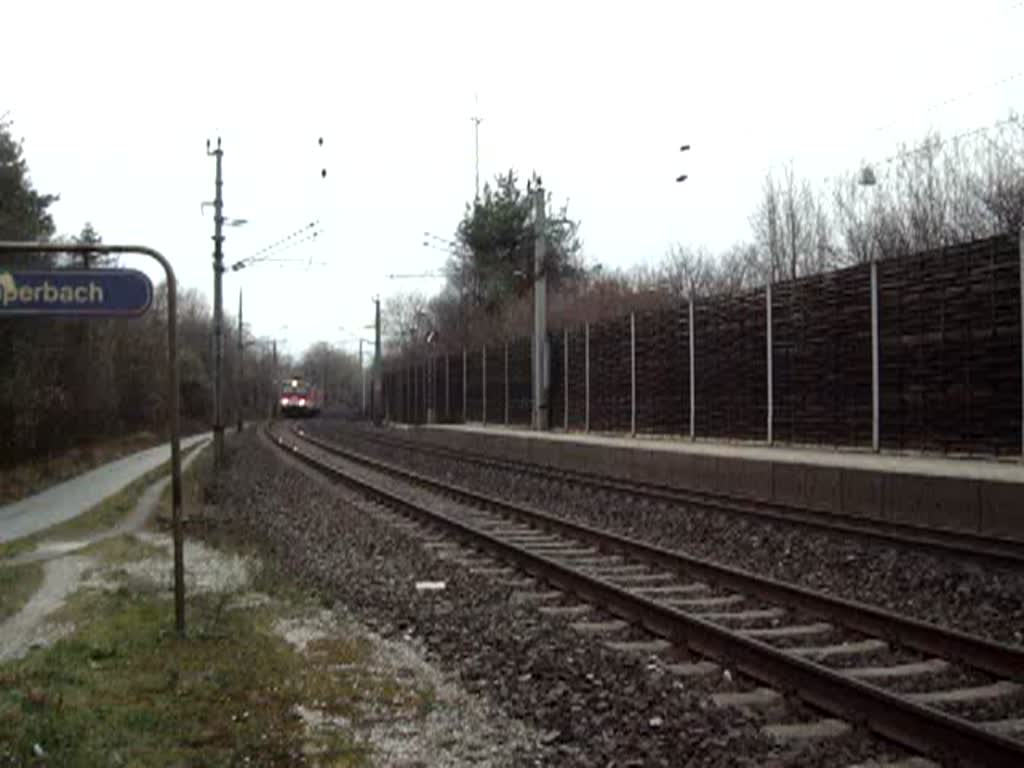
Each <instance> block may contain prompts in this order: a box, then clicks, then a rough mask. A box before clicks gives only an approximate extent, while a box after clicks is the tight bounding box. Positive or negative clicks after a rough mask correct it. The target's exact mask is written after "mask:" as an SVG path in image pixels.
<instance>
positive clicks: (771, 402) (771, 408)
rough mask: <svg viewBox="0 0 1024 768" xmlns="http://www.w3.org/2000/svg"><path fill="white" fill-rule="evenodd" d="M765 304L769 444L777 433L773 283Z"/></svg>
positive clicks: (767, 291)
mask: <svg viewBox="0 0 1024 768" xmlns="http://www.w3.org/2000/svg"><path fill="white" fill-rule="evenodd" d="M765 305H766V307H767V318H766V319H767V325H766V333H765V338H766V339H767V349H768V352H767V354H768V445H771V444H772V443H773V442H775V435H774V434H773V432H772V427H773V425H774V421H775V418H774V417H775V391H774V382H773V381H772V378H773V377H772V284H771V283H768V287H767V288H766V289H765Z"/></svg>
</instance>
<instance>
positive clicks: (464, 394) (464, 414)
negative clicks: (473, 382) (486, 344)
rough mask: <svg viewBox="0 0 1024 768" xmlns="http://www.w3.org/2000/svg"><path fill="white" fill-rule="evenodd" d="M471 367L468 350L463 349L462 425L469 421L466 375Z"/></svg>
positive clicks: (467, 378)
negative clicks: (467, 357) (467, 358)
mask: <svg viewBox="0 0 1024 768" xmlns="http://www.w3.org/2000/svg"><path fill="white" fill-rule="evenodd" d="M468 370H469V367H468V366H467V365H466V348H465V347H463V348H462V423H463V424H465V423H466V421H467V419H468V411H467V410H466V408H467V405H466V403H467V402H468V398H469V390H468V386H469V377H468V376H467V375H466V374H467V372H468Z"/></svg>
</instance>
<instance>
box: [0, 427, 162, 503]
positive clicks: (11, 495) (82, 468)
mask: <svg viewBox="0 0 1024 768" xmlns="http://www.w3.org/2000/svg"><path fill="white" fill-rule="evenodd" d="M161 442H163V441H162V440H161V439H160V437H158V436H157V435H155V434H153V433H152V432H137V433H135V434H132V435H125V436H124V437H118V438H114V439H111V440H104V441H101V442H96V443H91V444H88V445H83V446H80V447H78V448H75V449H73V450H70V451H68V452H66V453H63V454H61V455H59V456H56V457H54V458H52V459H39V460H37V461H33V462H29V463H28V464H22V465H19V466H17V467H11V468H9V469H5V470H4V471H3V477H2V480H0V504H7V503H9V502H12V501H17V500H18V499H21V498H24V497H25V496H31V495H32V494H34V493H38V492H39V491H42V490H45V489H46V488H48V487H50V486H51V485H56V484H57V483H60V482H63V481H64V480H67V479H69V478H72V477H74V476H75V475H80V474H82V473H83V472H87V471H88V470H90V469H95V468H96V467H98V466H101V465H103V464H106V463H107V462H110V461H115V460H117V459H120V458H122V457H123V456H127V455H129V454H132V453H135V452H136V451H142V450H145V449H146V448H152V447H153V446H155V445H159V444H160V443H161Z"/></svg>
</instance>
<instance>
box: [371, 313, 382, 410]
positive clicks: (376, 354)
mask: <svg viewBox="0 0 1024 768" xmlns="http://www.w3.org/2000/svg"><path fill="white" fill-rule="evenodd" d="M373 303H374V307H375V311H374V314H375V317H374V321H373V324H374V350H373V381H372V383H371V385H370V417H371V418H372V419H373V423H374V424H377V425H380V414H378V413H377V410H378V409H377V407H376V405H377V387H378V379H379V377H380V296H375V297H374V299H373Z"/></svg>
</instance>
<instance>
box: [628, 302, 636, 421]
mask: <svg viewBox="0 0 1024 768" xmlns="http://www.w3.org/2000/svg"><path fill="white" fill-rule="evenodd" d="M629 392H630V393H629V402H630V408H629V434H631V435H632V436H633V437H636V313H635V312H630V313H629Z"/></svg>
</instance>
